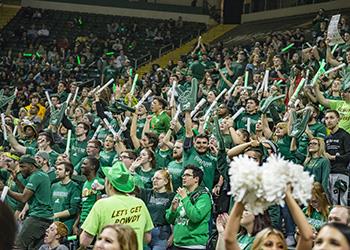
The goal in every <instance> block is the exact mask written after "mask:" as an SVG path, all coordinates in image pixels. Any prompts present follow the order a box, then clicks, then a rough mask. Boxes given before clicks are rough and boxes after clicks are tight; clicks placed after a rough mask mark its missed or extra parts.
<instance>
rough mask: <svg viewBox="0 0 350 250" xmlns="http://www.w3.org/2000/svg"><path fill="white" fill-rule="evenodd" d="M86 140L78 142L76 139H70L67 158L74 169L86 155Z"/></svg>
mask: <svg viewBox="0 0 350 250" xmlns="http://www.w3.org/2000/svg"><path fill="white" fill-rule="evenodd" d="M87 143H88V140H87V139H86V140H84V141H78V140H77V139H72V142H71V149H70V152H69V158H70V160H71V162H72V164H73V166H74V167H75V166H76V165H77V164H78V163H79V162H80V160H81V159H83V158H84V157H85V156H86V155H87V154H86V147H87Z"/></svg>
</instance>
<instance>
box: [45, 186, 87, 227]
mask: <svg viewBox="0 0 350 250" xmlns="http://www.w3.org/2000/svg"><path fill="white" fill-rule="evenodd" d="M51 192H52V194H51V200H52V209H53V212H54V213H58V212H62V211H64V210H68V212H69V214H70V216H69V217H67V218H61V219H57V220H58V221H61V222H63V223H64V224H65V225H66V226H67V228H68V230H69V232H71V231H72V227H73V224H74V221H75V215H76V214H77V212H78V210H79V206H80V202H81V191H80V188H79V186H78V184H77V183H75V182H73V181H70V182H68V183H67V184H63V183H61V182H57V183H55V184H53V185H52V187H51Z"/></svg>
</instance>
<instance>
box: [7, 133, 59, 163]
mask: <svg viewBox="0 0 350 250" xmlns="http://www.w3.org/2000/svg"><path fill="white" fill-rule="evenodd" d="M9 132H10V133H8V141H9V143H10V145H11V147H12V148H13V149H14V150H15V151H16V152H18V153H20V154H29V155H31V156H35V154H36V153H37V152H38V151H45V152H46V153H48V154H49V164H50V166H54V165H55V163H56V160H57V157H58V153H57V152H56V151H55V150H53V149H52V147H51V146H52V144H53V139H52V136H51V134H50V133H49V132H41V133H39V136H38V148H32V147H24V146H22V145H21V144H19V143H18V142H17V140H16V138H15V137H14V136H13V135H12V131H9Z"/></svg>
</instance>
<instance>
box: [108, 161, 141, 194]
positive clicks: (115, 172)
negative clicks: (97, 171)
mask: <svg viewBox="0 0 350 250" xmlns="http://www.w3.org/2000/svg"><path fill="white" fill-rule="evenodd" d="M102 172H103V173H104V174H105V176H106V177H107V179H108V181H109V182H110V183H111V184H112V186H113V187H114V188H115V189H117V190H118V191H120V192H123V193H130V192H132V191H134V188H135V182H134V177H133V176H132V175H131V174H130V173H129V171H128V170H127V168H126V167H125V165H124V163H122V162H119V161H118V162H116V163H115V164H114V165H113V166H112V167H102Z"/></svg>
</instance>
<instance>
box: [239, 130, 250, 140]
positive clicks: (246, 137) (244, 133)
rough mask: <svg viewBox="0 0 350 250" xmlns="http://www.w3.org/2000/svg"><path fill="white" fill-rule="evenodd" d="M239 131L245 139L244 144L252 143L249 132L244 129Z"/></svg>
mask: <svg viewBox="0 0 350 250" xmlns="http://www.w3.org/2000/svg"><path fill="white" fill-rule="evenodd" d="M237 131H239V132H241V133H242V135H243V136H244V137H245V140H244V142H249V141H250V133H249V132H248V130H246V129H244V128H240V129H238V130H237Z"/></svg>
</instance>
